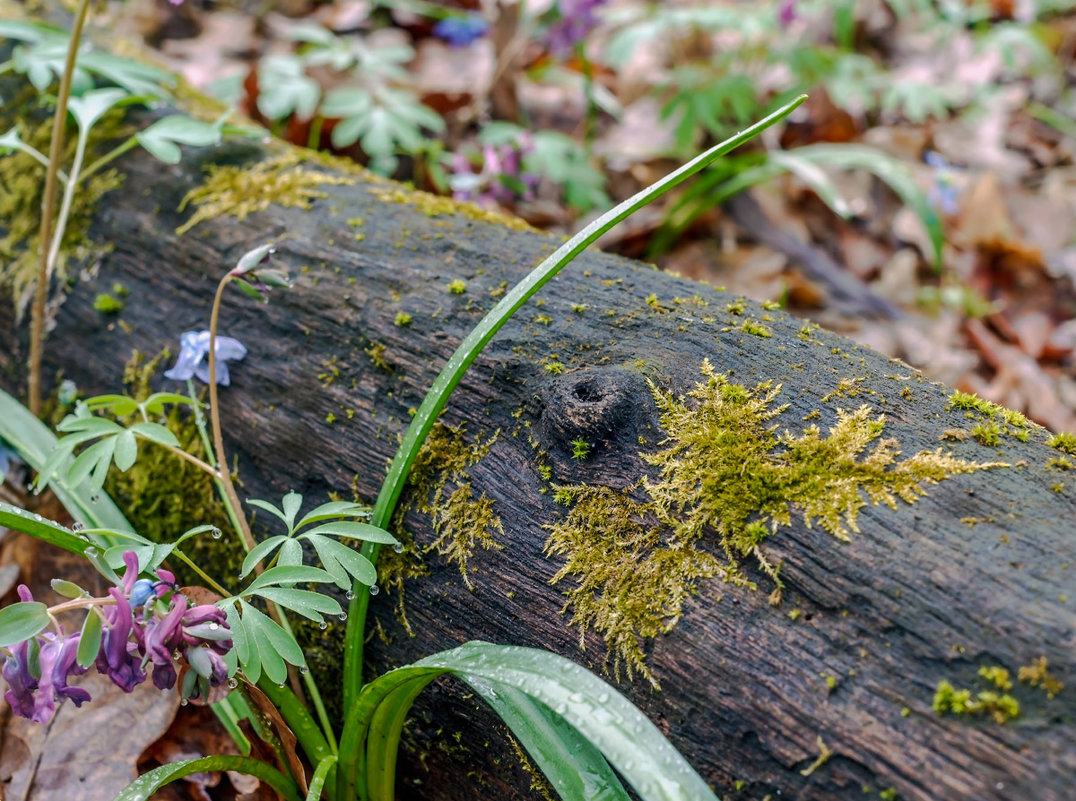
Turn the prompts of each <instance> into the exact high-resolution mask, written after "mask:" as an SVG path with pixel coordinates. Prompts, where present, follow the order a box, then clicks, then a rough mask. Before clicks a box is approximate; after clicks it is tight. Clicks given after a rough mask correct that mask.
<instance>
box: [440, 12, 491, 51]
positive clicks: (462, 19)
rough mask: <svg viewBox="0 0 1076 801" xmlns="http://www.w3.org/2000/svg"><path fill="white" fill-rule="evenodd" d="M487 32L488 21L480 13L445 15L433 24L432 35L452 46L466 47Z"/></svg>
mask: <svg viewBox="0 0 1076 801" xmlns="http://www.w3.org/2000/svg"><path fill="white" fill-rule="evenodd" d="M488 32H489V23H488V22H487V21H486V20H485V19H484V18H483V17H482V16H481V15H480V14H464V15H459V16H456V15H454V16H451V17H445V18H444V19H443V20H441V21H440V22H438V23H437V24H436V25H434V26H433V35H434V36H436V37H437V38H438V39H441V40H442V41H445V42H448V43H449V44H450V45H452V47H466V46H467V45H469V44H471V43H472V42H475V41H477V40H479V39H481V38H482V37H483V36H485V35H486V34H487V33H488Z"/></svg>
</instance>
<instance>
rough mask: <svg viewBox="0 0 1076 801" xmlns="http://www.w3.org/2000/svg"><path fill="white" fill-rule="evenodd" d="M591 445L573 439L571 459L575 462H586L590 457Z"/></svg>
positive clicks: (583, 440)
mask: <svg viewBox="0 0 1076 801" xmlns="http://www.w3.org/2000/svg"><path fill="white" fill-rule="evenodd" d="M591 447H592V446H591V444H590V443H589V442H587V441H586V440H585V439H582V438H580V439H573V440H572V458H573V459H575V460H576V461H579V462H583V461H586V459H587V457H589V456H590V449H591Z"/></svg>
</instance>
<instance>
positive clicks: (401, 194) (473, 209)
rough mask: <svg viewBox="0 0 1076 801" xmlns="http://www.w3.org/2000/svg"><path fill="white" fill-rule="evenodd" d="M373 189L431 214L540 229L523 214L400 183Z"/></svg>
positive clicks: (387, 198)
mask: <svg viewBox="0 0 1076 801" xmlns="http://www.w3.org/2000/svg"><path fill="white" fill-rule="evenodd" d="M370 192H371V194H373V196H374V197H376V198H377V199H378V200H380V201H382V202H384V203H407V204H408V205H410V206H414V207H415V208H416V209H418V210H419V211H421V212H422V213H423V214H425V215H426V216H427V217H440V216H442V215H446V214H462V215H463V216H465V217H469V218H470V219H472V220H479V221H481V222H488V223H494V224H496V225H501V226H504V227H505V228H511V229H512V230H515V231H531V232H532V233H533V232H535V231H536V230H537V229H535V228H534V227H533V226H531V225H530V224H529V223H527V222H526V221H524V220H521V219H520V218H519V217H513V216H512V215H511V214H504V213H502V212H498V211H493V210H491V209H485V208H482V207H481V206H477V205H475V204H474V203H467V202H464V201H460V200H453V199H452V198H448V197H441V196H440V195H431V194H430V193H429V192H419V191H417V190H414V189H406V188H404V187H402V186H400V185H398V184H390V185H384V186H372V187H370Z"/></svg>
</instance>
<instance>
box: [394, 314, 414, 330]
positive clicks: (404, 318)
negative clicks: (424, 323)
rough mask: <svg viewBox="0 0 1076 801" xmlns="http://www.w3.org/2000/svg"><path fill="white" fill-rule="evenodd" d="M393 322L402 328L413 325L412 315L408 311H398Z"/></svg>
mask: <svg viewBox="0 0 1076 801" xmlns="http://www.w3.org/2000/svg"><path fill="white" fill-rule="evenodd" d="M393 322H394V323H395V324H396V325H398V326H400V327H401V328H402V327H403V326H405V325H411V315H410V314H408V313H407V312H396V319H395V320H393Z"/></svg>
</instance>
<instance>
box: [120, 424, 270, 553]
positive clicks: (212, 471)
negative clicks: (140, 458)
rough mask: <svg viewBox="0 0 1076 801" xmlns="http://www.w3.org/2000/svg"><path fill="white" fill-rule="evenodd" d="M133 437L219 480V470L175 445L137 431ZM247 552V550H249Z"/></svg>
mask: <svg viewBox="0 0 1076 801" xmlns="http://www.w3.org/2000/svg"><path fill="white" fill-rule="evenodd" d="M135 436H136V437H138V438H139V439H144V440H146V442H154V443H156V444H157V445H160V446H161V447H162V448H164V449H165V450H167V451H170V452H172V453H174V454H175V455H176V456H178V457H179V458H181V459H186V460H187V461H188V462H190V463H191V464H192V465H194V466H195V467H197V468H198V469H199V470H203V471H205V472H206V473H209V475H210V476H212V477H213V478H218V479H219V476H220V474H221V471H220V470H218V469H217V468H215V467H213V466H212V465H209V464H206V463H205V462H203V461H202V460H201V459H199V458H198V457H197V456H194V455H193V454H190V453H187V452H186V451H185V450H183V449H182V448H177V447H176V446H175V445H165V444H164V443H163V442H158V441H157V440H155V439H150V438H149V437H144V436H142V435H141V434H139V433H138V432H137V431H136V432H135ZM247 550H249V548H248V549H247Z"/></svg>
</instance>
